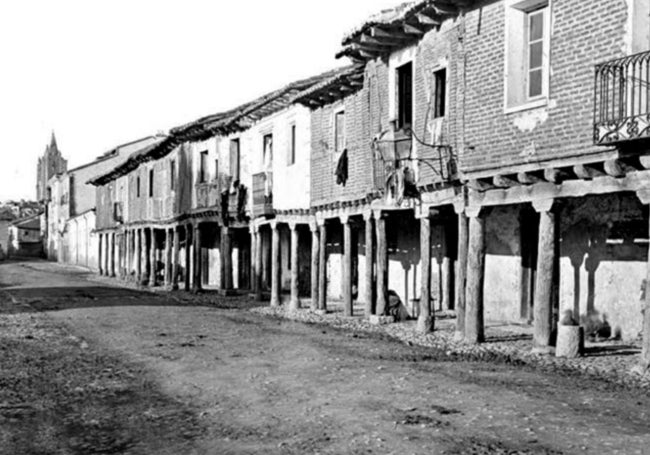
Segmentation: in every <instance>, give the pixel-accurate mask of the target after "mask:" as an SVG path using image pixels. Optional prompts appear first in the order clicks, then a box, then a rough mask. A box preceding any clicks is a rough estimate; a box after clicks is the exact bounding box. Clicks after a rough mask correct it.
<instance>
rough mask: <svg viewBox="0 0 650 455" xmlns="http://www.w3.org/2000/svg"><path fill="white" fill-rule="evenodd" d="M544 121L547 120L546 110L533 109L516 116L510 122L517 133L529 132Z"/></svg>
mask: <svg viewBox="0 0 650 455" xmlns="http://www.w3.org/2000/svg"><path fill="white" fill-rule="evenodd" d="M546 120H548V110H547V109H534V110H530V111H527V112H522V113H521V114H518V115H516V116H515V117H514V118H513V120H512V121H513V123H514V125H515V126H516V127H517V129H519V131H523V132H530V131H533V130H534V129H535V128H536V127H537V126H538V125H540V124H542V123H544V122H546Z"/></svg>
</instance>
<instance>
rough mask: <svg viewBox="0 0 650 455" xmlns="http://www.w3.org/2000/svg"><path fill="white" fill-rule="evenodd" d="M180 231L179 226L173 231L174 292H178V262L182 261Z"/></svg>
mask: <svg viewBox="0 0 650 455" xmlns="http://www.w3.org/2000/svg"><path fill="white" fill-rule="evenodd" d="M178 229H179V228H178V226H174V227H173V229H172V242H173V245H172V247H173V251H172V290H174V291H177V290H178V270H179V269H178V262H179V260H180V239H179V237H180V235H179V232H178Z"/></svg>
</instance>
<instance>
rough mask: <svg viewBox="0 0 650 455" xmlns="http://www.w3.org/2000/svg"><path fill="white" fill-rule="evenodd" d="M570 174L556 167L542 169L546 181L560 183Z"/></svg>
mask: <svg viewBox="0 0 650 455" xmlns="http://www.w3.org/2000/svg"><path fill="white" fill-rule="evenodd" d="M569 178H570V175H569V173H568V172H566V171H563V170H562V169H558V168H548V169H544V179H545V180H546V181H548V182H551V183H555V184H560V183H562V182H563V181H565V180H568V179H569Z"/></svg>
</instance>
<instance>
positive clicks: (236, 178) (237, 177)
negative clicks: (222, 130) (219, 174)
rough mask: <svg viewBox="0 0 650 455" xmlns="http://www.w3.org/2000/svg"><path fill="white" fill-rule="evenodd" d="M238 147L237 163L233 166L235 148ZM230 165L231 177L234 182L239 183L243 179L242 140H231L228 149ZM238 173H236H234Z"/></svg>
mask: <svg viewBox="0 0 650 455" xmlns="http://www.w3.org/2000/svg"><path fill="white" fill-rule="evenodd" d="M235 144H236V145H237V153H236V160H235V161H236V162H235V163H234V164H233V146H234V145H235ZM228 165H229V166H230V176H231V177H232V179H233V181H239V180H240V178H241V141H240V138H238V137H236V138H232V139H230V143H229V148H228ZM235 170H236V171H237V172H234V171H235Z"/></svg>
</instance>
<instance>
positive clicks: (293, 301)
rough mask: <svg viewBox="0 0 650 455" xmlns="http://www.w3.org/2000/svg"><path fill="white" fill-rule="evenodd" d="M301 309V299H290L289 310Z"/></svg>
mask: <svg viewBox="0 0 650 455" xmlns="http://www.w3.org/2000/svg"><path fill="white" fill-rule="evenodd" d="M299 309H300V299H291V300H290V301H289V310H291V311H295V310H299Z"/></svg>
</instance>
